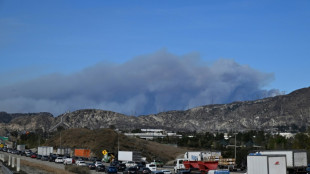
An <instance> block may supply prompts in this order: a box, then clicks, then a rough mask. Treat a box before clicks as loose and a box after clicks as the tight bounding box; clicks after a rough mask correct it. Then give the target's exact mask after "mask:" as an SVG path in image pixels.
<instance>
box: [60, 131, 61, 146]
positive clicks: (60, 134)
mask: <svg viewBox="0 0 310 174" xmlns="http://www.w3.org/2000/svg"><path fill="white" fill-rule="evenodd" d="M60 148H61V131H60Z"/></svg>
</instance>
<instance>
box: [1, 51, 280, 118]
mask: <svg viewBox="0 0 310 174" xmlns="http://www.w3.org/2000/svg"><path fill="white" fill-rule="evenodd" d="M273 79H274V75H273V74H272V73H263V72H260V71H257V70H255V69H253V68H251V67H249V66H247V65H240V64H238V63H236V62H235V61H234V60H231V59H219V60H217V61H215V62H213V63H212V64H208V63H206V62H204V61H203V60H201V58H200V57H199V55H198V54H188V55H184V56H177V55H173V54H171V53H169V52H167V51H165V50H161V51H158V52H156V53H153V54H149V55H143V56H139V57H135V58H133V59H131V60H130V61H127V62H125V63H118V64H117V63H107V62H101V63H98V64H96V65H95V66H92V67H89V68H86V69H84V70H82V71H80V72H77V73H74V74H70V75H63V74H50V75H48V76H43V77H40V78H37V79H34V80H29V81H27V82H23V83H18V84H15V85H10V86H6V87H1V88H0V110H2V111H6V112H51V113H53V114H54V115H58V114H61V113H64V112H65V111H68V110H70V111H73V110H77V109H85V108H90V109H103V110H111V111H115V112H120V113H124V114H128V115H142V114H151V113H158V112H162V111H168V110H183V109H189V108H192V107H196V106H201V105H207V104H221V103H229V102H232V101H243V100H253V99H258V98H263V97H269V96H274V95H278V94H279V90H276V89H273V90H262V88H263V87H264V86H266V85H267V84H269V83H270V82H271V81H272V80H273Z"/></svg>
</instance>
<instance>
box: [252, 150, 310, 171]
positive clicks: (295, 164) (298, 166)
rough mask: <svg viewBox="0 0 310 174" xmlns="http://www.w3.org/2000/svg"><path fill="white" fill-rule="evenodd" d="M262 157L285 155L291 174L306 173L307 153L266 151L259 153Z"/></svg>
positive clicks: (298, 151)
mask: <svg viewBox="0 0 310 174" xmlns="http://www.w3.org/2000/svg"><path fill="white" fill-rule="evenodd" d="M257 153H259V154H262V155H285V156H286V166H287V170H288V173H289V174H292V173H306V168H307V163H308V162H307V152H306V151H302V150H266V151H258V152H257Z"/></svg>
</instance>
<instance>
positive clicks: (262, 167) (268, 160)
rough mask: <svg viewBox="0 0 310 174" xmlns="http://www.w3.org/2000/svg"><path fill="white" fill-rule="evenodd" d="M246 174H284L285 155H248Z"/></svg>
mask: <svg viewBox="0 0 310 174" xmlns="http://www.w3.org/2000/svg"><path fill="white" fill-rule="evenodd" d="M247 166H248V168H247V174H286V169H287V167H286V157H285V155H248V156H247Z"/></svg>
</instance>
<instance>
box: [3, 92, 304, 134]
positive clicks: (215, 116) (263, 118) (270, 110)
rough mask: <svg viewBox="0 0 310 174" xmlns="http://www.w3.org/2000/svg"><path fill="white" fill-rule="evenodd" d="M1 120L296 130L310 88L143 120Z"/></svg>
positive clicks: (21, 125) (94, 116) (96, 115)
mask: <svg viewBox="0 0 310 174" xmlns="http://www.w3.org/2000/svg"><path fill="white" fill-rule="evenodd" d="M0 115H4V116H6V117H5V118H3V119H1V120H0V122H2V125H4V126H3V127H4V128H7V129H10V130H11V129H15V130H25V129H27V130H35V129H38V128H40V129H43V130H44V131H47V130H50V129H51V128H52V127H55V126H57V124H58V125H61V124H59V123H60V122H62V125H64V127H65V128H89V129H97V128H108V127H115V128H119V129H121V130H130V129H139V128H163V129H166V130H172V131H198V132H205V131H219V130H223V131H230V130H233V131H246V130H273V129H275V128H284V129H290V128H294V129H298V128H303V127H307V126H309V125H310V88H304V89H300V90H296V91H294V92H292V93H290V94H288V95H282V96H276V97H271V98H265V99H261V100H256V101H245V102H234V103H230V104H221V105H206V106H200V107H196V108H192V109H189V110H186V111H168V112H161V113H158V114H152V115H145V116H137V117H135V116H126V115H123V114H120V113H116V112H112V111H104V110H95V109H85V110H77V111H74V112H70V113H64V114H62V115H59V116H57V117H53V116H52V115H51V114H49V113H37V114H24V115H22V114H7V113H3V112H2V113H0Z"/></svg>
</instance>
